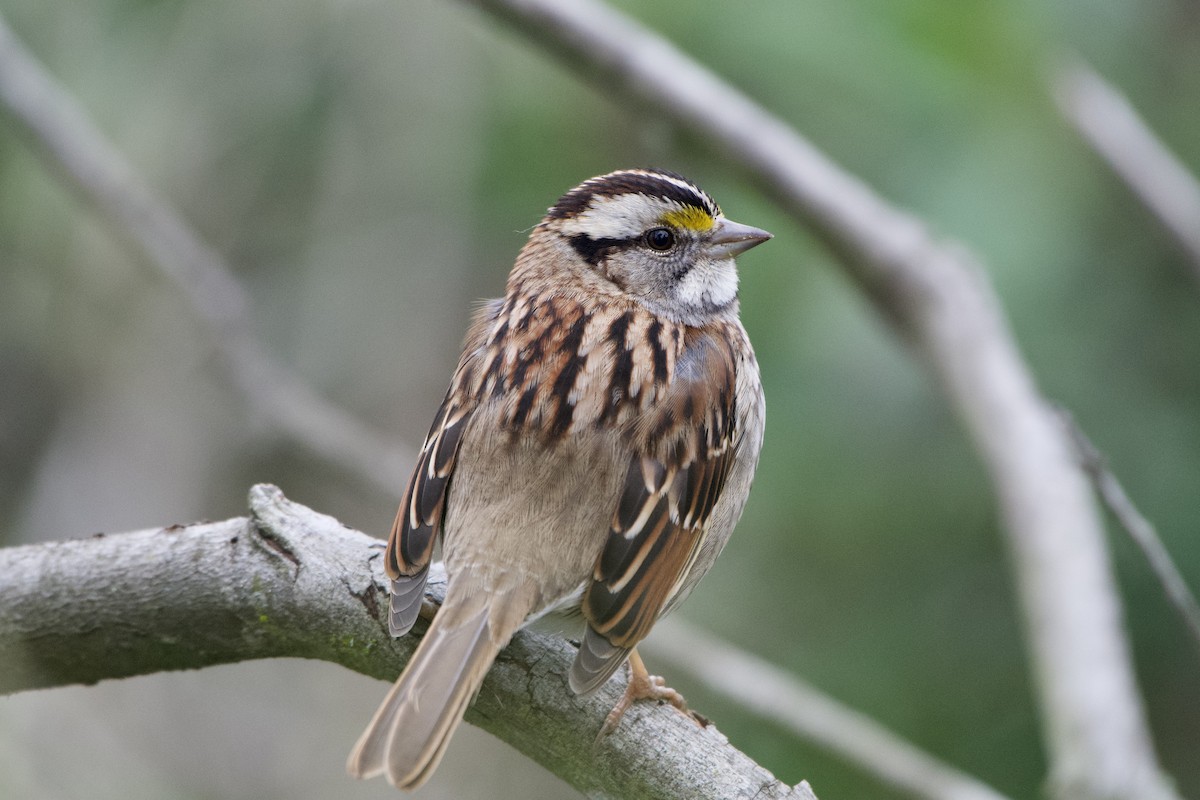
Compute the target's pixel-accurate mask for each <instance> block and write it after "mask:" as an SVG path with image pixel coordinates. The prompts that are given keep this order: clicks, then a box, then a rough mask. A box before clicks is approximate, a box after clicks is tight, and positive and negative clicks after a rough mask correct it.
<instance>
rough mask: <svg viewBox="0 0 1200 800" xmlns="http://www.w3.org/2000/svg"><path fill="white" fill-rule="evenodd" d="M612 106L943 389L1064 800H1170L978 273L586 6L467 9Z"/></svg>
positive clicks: (1034, 395)
mask: <svg viewBox="0 0 1200 800" xmlns="http://www.w3.org/2000/svg"><path fill="white" fill-rule="evenodd" d="M469 4H470V5H474V6H478V7H480V8H482V9H484V10H486V11H488V12H489V13H491V14H494V15H495V16H497V17H500V18H502V19H504V20H506V21H508V22H509V23H511V24H512V25H513V26H514V27H515V28H516V29H518V30H519V31H520V32H521V33H523V34H525V35H526V36H528V37H530V38H532V39H534V40H536V41H537V42H539V43H540V44H542V45H543V46H544V47H546V49H548V50H550V51H552V52H553V53H555V54H556V55H558V56H559V57H560V58H562V60H563V61H564V63H565V64H567V66H569V67H570V68H572V69H574V70H576V71H577V72H579V73H581V74H582V75H584V76H586V77H588V78H589V79H591V80H592V81H593V82H594V83H596V85H597V86H599V87H600V88H602V89H603V90H604V91H607V92H610V93H612V94H614V95H616V96H618V97H619V98H620V99H621V100H622V101H624V102H629V101H631V100H632V101H636V102H638V103H640V104H641V105H642V107H643V108H644V109H646V112H647V113H648V114H653V115H655V116H659V117H662V118H665V119H667V120H669V121H671V122H673V123H674V124H676V125H678V126H679V127H681V128H684V129H686V130H688V131H691V132H693V133H694V134H696V135H698V136H699V137H700V138H701V140H702V141H704V142H706V143H708V144H709V145H710V146H711V147H713V149H715V150H717V151H718V152H720V153H721V155H722V156H723V157H724V158H725V160H726V163H728V164H731V165H733V166H735V167H736V168H738V169H739V170H741V171H742V172H743V173H744V174H746V175H748V176H750V177H752V178H753V179H754V180H756V181H757V182H758V183H759V184H760V185H762V186H763V187H764V188H765V189H766V191H768V192H769V193H770V194H771V195H773V196H774V197H776V198H777V199H778V200H779V202H780V203H781V205H782V207H783V208H784V209H785V210H786V211H788V212H789V213H791V214H792V215H793V216H794V217H795V218H796V219H797V220H798V221H800V222H802V223H804V224H805V225H806V226H807V227H808V228H809V229H810V230H811V231H812V232H813V233H815V234H816V235H817V236H818V237H820V238H821V239H823V240H824V241H825V242H826V244H827V245H828V246H829V247H830V248H831V249H832V250H833V251H834V252H835V253H837V254H838V255H839V257H840V259H841V261H842V264H843V266H844V267H845V269H846V270H847V272H848V273H849V274H850V276H851V277H852V278H853V279H854V280H855V281H856V282H857V283H858V284H859V286H860V288H861V289H862V290H863V291H864V292H865V293H866V294H867V296H868V297H869V298H870V299H871V300H872V301H873V302H874V304H875V306H876V307H877V308H878V309H879V311H880V312H881V313H882V314H883V315H884V316H885V317H886V318H887V319H888V320H889V321H890V322H891V323H892V324H893V325H894V326H895V328H896V329H897V330H898V331H899V332H900V333H901V334H902V336H903V337H904V338H905V339H906V341H907V342H908V343H909V344H910V346H911V347H912V348H913V349H914V350H915V351H916V352H917V353H918V355H920V357H921V358H923V359H924V360H925V361H926V362H927V363H928V364H929V366H930V368H931V369H932V370H933V372H934V374H935V375H936V376H937V377H938V379H939V380H940V382H941V384H942V387H943V389H944V391H945V392H946V396H947V398H948V399H949V401H950V403H951V404H952V406H953V407H954V408H955V410H956V411H957V413H958V415H959V417H960V418H961V419H962V421H963V423H964V424H965V426H966V428H967V430H968V432H969V433H970V435H971V437H972V439H973V440H974V443H975V446H976V448H977V449H978V451H979V452H980V454H981V456H982V458H983V460H984V462H985V464H986V465H987V467H988V469H989V470H990V472H991V475H992V480H993V482H994V484H995V491H996V494H997V497H998V499H999V505H1000V508H1001V512H1002V514H1003V518H1004V522H1005V530H1006V532H1007V534H1008V540H1009V543H1010V545H1011V547H1012V550H1013V553H1014V559H1013V560H1014V564H1015V568H1016V577H1017V584H1018V587H1019V590H1020V595H1021V599H1022V606H1023V609H1024V615H1025V621H1026V626H1027V630H1028V632H1029V636H1030V640H1031V653H1032V656H1033V661H1034V668H1035V675H1036V679H1037V686H1038V689H1039V694H1040V699H1041V707H1042V709H1043V712H1044V725H1045V737H1046V740H1047V743H1048V746H1049V749H1050V756H1051V763H1052V774H1051V776H1050V783H1051V787H1052V788H1051V792H1052V794H1053V795H1055V796H1057V797H1061V798H1067V797H1070V798H1119V797H1140V798H1172V797H1175V796H1176V794H1175V792H1174V790H1173V789H1172V788H1171V786H1170V784H1169V781H1167V780H1166V779H1165V778H1164V776H1163V774H1162V771H1161V769H1160V767H1159V765H1158V762H1157V758H1156V756H1155V753H1154V747H1153V744H1152V742H1151V738H1150V732H1149V729H1148V727H1147V724H1146V720H1145V710H1144V708H1143V705H1142V701H1141V697H1140V695H1139V694H1138V690H1137V686H1136V682H1135V680H1134V673H1133V666H1132V659H1131V656H1130V651H1129V644H1128V641H1127V640H1126V637H1125V633H1124V630H1123V628H1122V621H1121V616H1122V615H1121V607H1120V601H1119V597H1118V594H1117V591H1116V586H1115V583H1114V580H1113V576H1112V570H1111V567H1110V564H1109V559H1108V552H1107V550H1106V546H1105V541H1104V537H1103V531H1102V526H1101V521H1100V517H1099V513H1098V510H1097V508H1096V505H1095V502H1094V499H1093V497H1092V494H1091V492H1090V487H1089V485H1088V482H1087V479H1086V477H1085V476H1084V475H1083V473H1082V471H1081V470H1080V468H1079V466H1078V465H1077V464H1076V463H1075V461H1074V459H1073V456H1072V451H1071V444H1070V442H1069V441H1068V439H1067V436H1066V434H1065V432H1064V431H1063V430H1062V427H1061V426H1060V425H1059V424H1058V421H1057V418H1056V416H1055V414H1054V412H1053V410H1052V409H1050V408H1049V407H1048V405H1047V404H1046V402H1045V401H1044V400H1043V398H1042V397H1041V395H1040V393H1039V392H1038V390H1037V387H1036V385H1035V383H1034V381H1033V378H1032V376H1031V375H1030V373H1029V370H1028V368H1027V367H1026V365H1025V363H1024V361H1023V360H1022V358H1021V355H1020V353H1019V351H1018V348H1017V346H1016V343H1015V341H1014V339H1013V336H1012V334H1011V332H1010V331H1009V329H1008V323H1007V321H1006V319H1005V317H1004V314H1003V311H1002V310H1001V308H1000V304H999V301H998V299H997V298H996V295H995V292H994V291H993V289H992V287H991V285H990V284H989V282H988V280H987V278H986V276H985V274H984V272H983V270H982V269H981V267H980V265H979V263H978V261H977V260H976V259H975V258H974V256H972V255H971V254H970V253H968V252H967V251H966V250H965V249H964V248H963V247H961V246H959V245H957V244H954V243H951V242H942V241H937V240H936V239H935V238H934V237H933V236H931V235H930V233H929V232H928V231H927V230H926V229H925V227H924V226H923V225H922V224H921V223H920V222H919V221H918V220H917V219H915V218H914V217H912V216H910V215H908V214H906V213H904V212H902V211H899V210H897V209H895V208H892V207H891V206H889V205H888V204H887V203H886V202H885V201H884V200H883V199H882V198H880V197H879V196H877V195H876V194H875V193H874V192H873V191H871V189H869V188H868V187H867V186H866V185H864V184H863V183H862V182H860V181H858V180H856V179H855V178H853V177H852V176H850V175H848V174H846V173H845V172H844V171H843V170H841V169H840V168H839V167H837V166H836V165H835V164H833V163H832V162H831V161H829V159H827V158H826V157H825V156H824V155H822V154H821V153H820V152H818V151H817V150H816V148H814V147H813V146H812V145H811V144H810V143H808V142H807V141H806V140H804V139H803V138H802V137H800V136H799V135H798V134H797V133H796V132H795V131H794V130H793V129H792V128H791V127H790V126H788V125H787V124H786V123H784V122H783V121H782V120H780V119H778V118H777V117H775V116H773V115H771V114H770V113H768V112H767V111H766V110H765V109H763V108H762V107H761V106H759V105H758V104H756V103H754V102H753V101H752V100H750V99H749V98H747V97H746V96H745V95H743V94H742V93H740V92H738V91H737V90H736V89H734V88H732V87H731V86H729V85H728V84H727V83H725V82H723V81H722V80H720V79H719V78H718V77H717V76H716V75H714V74H713V73H712V72H710V71H709V70H707V69H705V68H704V67H702V66H701V65H699V64H698V63H696V62H695V61H693V60H692V59H690V58H688V57H687V56H686V55H684V54H683V53H682V52H680V51H679V50H678V49H676V48H675V47H673V46H672V45H671V44H670V43H668V42H666V41H665V40H664V39H662V38H661V37H659V36H657V35H656V34H654V33H652V32H651V31H649V30H647V29H645V28H644V27H642V26H641V25H639V24H638V23H636V22H635V21H633V20H632V19H630V18H628V17H626V16H624V15H622V14H620V13H619V12H617V11H615V10H613V9H612V8H610V7H608V6H606V5H604V4H602V3H600V2H598V0H470V3H469Z"/></svg>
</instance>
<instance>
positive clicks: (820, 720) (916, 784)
mask: <svg viewBox="0 0 1200 800" xmlns="http://www.w3.org/2000/svg"><path fill="white" fill-rule="evenodd" d="M646 647H648V648H649V652H650V653H652V654H655V655H658V656H661V657H663V658H665V659H667V660H669V661H672V662H674V663H675V664H677V665H679V666H681V667H683V669H685V670H686V671H688V672H691V673H692V674H694V675H696V676H697V677H698V678H700V679H701V680H702V681H703V682H704V684H705V685H706V686H707V687H708V688H709V689H711V690H712V691H714V692H717V693H719V694H721V695H724V696H725V697H728V698H730V699H732V700H733V701H735V702H736V703H738V705H739V706H741V707H743V708H745V709H747V710H749V711H751V712H753V713H755V714H758V715H759V716H761V717H763V718H765V719H770V720H773V721H775V722H777V723H779V724H780V725H782V726H783V727H785V728H787V729H788V730H790V731H792V732H793V733H796V734H797V735H799V736H802V737H804V738H806V739H809V740H810V741H813V742H815V743H816V744H817V745H818V746H820V747H822V748H824V749H826V750H829V751H830V752H832V753H835V754H837V755H838V756H840V757H841V758H843V759H845V760H846V761H848V762H849V763H851V764H854V765H855V766H857V767H858V768H859V769H861V770H862V771H863V772H865V773H867V774H868V775H873V776H875V778H877V779H878V780H879V781H880V782H882V783H884V784H886V785H888V786H890V787H892V788H893V789H895V790H897V791H900V792H903V793H905V794H907V795H910V796H912V797H917V798H924V800H1004V795H1002V794H1000V793H999V792H997V791H996V790H994V789H992V788H991V787H990V786H987V785H986V784H983V783H981V782H980V781H978V780H977V779H975V778H973V777H971V776H970V775H967V774H965V773H963V772H961V771H959V770H957V769H955V768H954V767H951V766H949V765H947V764H943V763H942V762H940V761H938V760H937V759H935V758H934V757H933V756H931V755H929V754H928V753H925V752H923V751H921V750H919V749H918V748H916V747H914V746H913V745H912V744H910V743H908V742H906V741H904V740H903V739H901V738H900V737H898V736H896V734H894V733H892V732H891V731H889V730H888V729H886V728H884V727H883V726H882V725H880V724H879V723H878V722H876V721H875V720H873V719H871V718H869V717H867V716H865V715H864V714H861V713H859V712H857V711H855V710H853V709H851V708H847V707H846V706H844V705H842V704H841V703H839V702H838V701H837V700H834V699H833V698H831V697H829V696H828V695H825V694H823V693H821V692H820V691H818V690H817V689H815V688H814V687H812V686H810V685H808V684H807V683H805V682H804V681H801V680H800V679H799V678H797V677H796V676H794V675H789V674H788V673H786V672H784V671H783V670H781V669H779V668H778V667H775V666H772V665H771V664H769V663H767V662H766V661H763V660H762V659H760V658H757V657H755V656H753V655H750V654H748V653H746V652H744V651H742V650H739V649H737V648H736V647H733V646H732V645H730V644H728V643H727V642H724V641H722V640H720V639H718V638H716V637H715V636H712V635H710V634H708V633H705V632H704V631H702V630H700V629H698V628H696V627H694V626H692V625H689V624H688V623H686V622H683V621H682V620H680V619H679V618H678V617H675V618H672V619H669V620H666V621H664V622H662V623H659V624H658V625H657V626H655V628H654V635H653V636H651V637H650V639H649V640H647V643H646Z"/></svg>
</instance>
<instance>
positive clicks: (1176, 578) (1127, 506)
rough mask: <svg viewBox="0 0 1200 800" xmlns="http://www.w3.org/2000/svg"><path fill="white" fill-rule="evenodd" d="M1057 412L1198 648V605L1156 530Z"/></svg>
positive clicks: (1075, 428) (1090, 445)
mask: <svg viewBox="0 0 1200 800" xmlns="http://www.w3.org/2000/svg"><path fill="white" fill-rule="evenodd" d="M1060 413H1061V415H1062V420H1063V425H1064V426H1066V428H1067V430H1068V431H1070V433H1071V436H1072V438H1073V439H1074V441H1075V449H1076V452H1077V453H1078V457H1079V463H1080V464H1082V465H1083V468H1084V469H1085V470H1087V474H1088V476H1089V477H1090V478H1091V479H1092V484H1093V485H1094V486H1095V487H1096V492H1097V494H1099V495H1100V499H1101V500H1103V501H1104V505H1105V507H1107V508H1108V510H1109V512H1110V513H1111V514H1112V515H1113V517H1114V518H1115V519H1116V520H1117V522H1118V523H1119V524H1120V525H1121V527H1122V528H1124V529H1125V532H1126V533H1128V534H1129V538H1130V539H1132V540H1133V543H1134V544H1135V545H1137V547H1138V549H1139V550H1141V551H1142V555H1143V556H1144V557H1145V558H1146V561H1147V563H1149V565H1150V570H1151V572H1153V573H1154V577H1155V578H1156V579H1157V580H1158V583H1159V585H1160V586H1161V587H1162V589H1163V593H1164V594H1165V595H1166V596H1167V600H1168V601H1169V602H1170V603H1171V605H1172V606H1174V607H1175V610H1176V611H1177V612H1179V616H1180V617H1182V618H1183V623H1184V625H1186V626H1187V628H1188V630H1189V631H1190V632H1191V634H1192V638H1193V639H1194V640H1195V642H1194V644H1196V646H1197V647H1200V604H1198V603H1197V602H1196V596H1195V595H1194V594H1192V590H1191V589H1189V588H1188V585H1187V581H1185V580H1184V579H1183V575H1182V574H1181V573H1180V572H1179V568H1178V567H1176V566H1175V562H1174V560H1173V559H1172V558H1171V554H1170V553H1169V552H1167V546H1166V545H1165V544H1163V541H1162V539H1161V538H1160V537H1159V535H1158V531H1156V530H1155V529H1154V526H1153V525H1152V524H1150V520H1148V519H1146V518H1145V517H1144V516H1142V513H1141V512H1140V511H1138V509H1137V506H1135V505H1134V504H1133V501H1132V500H1130V499H1129V495H1127V494H1126V493H1125V487H1123V486H1122V485H1121V482H1120V481H1119V480H1117V476H1116V475H1114V474H1113V472H1112V470H1111V469H1109V467H1108V459H1106V458H1105V457H1104V454H1103V453H1101V452H1100V451H1099V450H1098V449H1097V448H1096V445H1094V444H1093V443H1092V440H1091V439H1089V438H1088V437H1087V434H1086V433H1084V432H1083V429H1082V428H1080V427H1079V425H1078V423H1076V422H1075V418H1074V417H1073V416H1071V414H1070V413H1068V412H1067V411H1065V410H1064V411H1061V412H1060Z"/></svg>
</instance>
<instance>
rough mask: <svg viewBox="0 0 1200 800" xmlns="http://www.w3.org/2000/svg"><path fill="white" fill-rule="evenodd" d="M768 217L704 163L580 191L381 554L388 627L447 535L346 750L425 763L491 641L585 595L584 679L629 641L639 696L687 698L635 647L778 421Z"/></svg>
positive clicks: (415, 772)
mask: <svg viewBox="0 0 1200 800" xmlns="http://www.w3.org/2000/svg"><path fill="white" fill-rule="evenodd" d="M770 236H771V235H770V234H769V233H767V232H765V231H761V230H759V229H757V228H752V227H749V226H747V225H740V224H738V223H736V222H731V221H730V220H727V219H725V217H724V216H723V215H722V214H721V210H720V209H719V208H718V207H717V204H716V203H715V202H714V201H713V199H712V198H711V197H709V196H708V195H707V194H706V193H705V192H703V191H701V190H700V189H699V188H698V187H696V186H695V185H694V184H693V183H691V182H690V181H688V180H686V179H684V178H682V177H680V176H678V175H675V174H672V173H669V172H660V171H655V170H626V171H621V172H613V173H611V174H608V175H602V176H600V177H598V178H592V179H591V180H589V181H585V182H584V183H582V184H580V185H579V186H577V187H576V188H574V189H572V190H571V191H569V192H567V193H566V194H565V195H563V197H562V198H561V199H560V200H559V201H558V202H557V203H556V204H555V205H554V206H553V207H552V208H551V209H550V210H549V212H548V213H547V214H546V217H545V218H544V219H543V220H542V221H541V223H540V224H538V225H537V227H535V228H534V229H533V232H532V234H531V235H530V237H529V241H528V243H527V244H526V245H525V247H524V248H523V249H522V250H521V253H520V255H519V256H518V257H517V261H516V264H515V265H514V266H513V269H512V273H511V274H510V275H509V279H508V287H507V291H506V293H505V296H504V298H503V299H501V300H494V301H492V302H490V303H488V304H487V305H486V306H484V307H483V308H482V309H481V310H480V311H479V313H478V314H477V315H476V317H475V320H474V323H473V324H472V326H471V329H470V332H469V333H468V334H467V338H466V343H465V345H464V347H463V354H462V357H461V359H460V360H459V363H458V368H457V369H456V370H455V372H454V376H453V378H452V379H451V382H450V389H449V391H447V392H446V398H445V400H444V401H443V402H442V406H441V408H440V409H438V413H437V416H436V417H435V418H434V421H433V426H432V427H431V428H430V431H429V435H428V438H426V440H425V445H424V447H422V448H421V453H420V456H419V458H418V460H417V466H416V468H415V469H414V470H413V475H412V478H411V480H410V481H409V484H408V490H407V491H406V493H405V496H404V501H403V503H402V504H401V506H400V510H399V512H398V513H397V515H396V521H395V524H394V525H393V527H392V532H391V538H390V539H389V541H388V546H387V551H386V557H385V558H386V561H385V568H386V571H387V574H388V576H389V577H390V578H391V579H392V592H391V610H390V616H389V624H390V628H391V631H392V633H393V634H394V635H396V636H399V635H402V634H404V633H406V632H407V631H408V630H409V629H410V628H411V627H412V626H413V623H414V622H415V621H416V618H417V613H418V611H419V610H420V607H421V599H422V596H423V593H424V592H423V590H424V586H425V577H426V573H427V570H428V567H429V563H430V559H431V557H432V554H433V546H434V539H435V536H436V535H437V534H438V533H439V532H440V533H441V535H442V541H443V554H444V557H445V563H446V571H447V574H448V576H449V584H448V587H447V590H446V599H445V603H444V604H443V605H442V607H441V609H440V610H439V611H438V612H437V615H436V616H435V618H434V620H433V622H432V624H431V625H430V627H429V632H428V633H426V634H425V638H424V639H423V640H422V641H421V644H420V645H419V646H418V648H417V650H416V652H415V653H414V654H413V657H412V660H411V661H410V662H409V664H408V667H407V668H406V669H405V670H404V673H403V674H402V675H401V676H400V678H399V680H397V682H396V684H395V686H393V687H392V690H391V691H390V692H389V693H388V695H387V698H386V699H385V700H384V701H383V704H382V705H381V706H380V707H379V710H378V711H377V712H376V713H375V717H374V718H373V719H372V720H371V723H370V725H369V726H368V727H367V730H366V732H365V733H363V735H362V737H361V738H360V739H359V741H358V744H357V745H356V746H355V748H354V751H353V752H352V753H351V754H350V758H349V761H348V763H347V769H348V770H349V771H350V774H352V775H354V776H357V777H362V778H366V777H371V776H374V775H378V774H380V773H386V774H387V776H388V780H389V781H390V782H391V783H392V784H394V785H395V786H398V787H400V788H403V789H414V788H416V787H418V786H420V785H421V784H422V783H424V782H425V780H426V779H428V778H429V776H430V774H431V773H432V772H433V770H434V768H435V767H436V766H437V764H438V762H439V761H440V760H441V757H442V753H443V752H444V751H445V748H446V745H447V743H448V742H449V740H450V736H451V734H452V733H453V732H454V729H455V728H456V727H457V726H458V724H459V722H460V721H461V720H462V716H463V713H464V712H465V710H466V707H467V704H468V703H469V702H470V701H471V698H473V697H474V695H475V693H476V692H477V691H478V690H479V686H480V684H481V683H482V681H483V677H484V675H485V674H486V672H487V670H488V668H489V667H490V666H491V664H492V661H493V660H494V659H495V657H496V654H497V653H499V652H500V650H501V649H502V648H503V647H504V646H505V645H506V644H507V643H508V641H509V639H510V638H512V635H513V634H514V633H515V632H516V631H517V630H518V629H519V628H520V627H521V626H523V625H525V624H526V623H528V622H530V621H532V620H534V619H536V618H537V617H539V616H541V615H543V614H545V613H547V612H551V611H560V610H569V609H581V610H582V613H583V617H584V619H585V620H586V623H587V624H586V629H585V630H584V632H583V638H582V644H581V646H580V649H579V653H578V655H577V656H576V658H575V663H574V665H573V666H572V668H571V673H570V677H569V682H570V686H571V689H572V690H573V691H574V692H575V693H576V694H583V693H587V692H591V691H593V690H594V689H596V688H597V687H599V686H600V685H601V684H603V683H604V682H605V681H606V680H608V678H609V677H610V676H611V675H612V673H613V672H614V671H616V670H617V669H618V668H619V667H620V666H621V665H622V664H623V663H625V661H626V659H629V660H630V663H631V669H632V674H631V677H630V683H629V688H628V690H627V692H626V697H625V699H624V700H623V701H622V703H621V704H619V705H618V707H617V708H616V709H614V711H613V713H612V714H610V715H609V720H608V721H607V723H606V726H607V727H611V726H613V725H615V724H616V722H617V720H619V718H620V714H621V713H623V711H624V709H625V708H626V707H627V706H628V704H629V702H631V701H632V700H633V699H637V698H639V697H659V698H664V699H668V700H671V701H673V702H676V703H677V704H679V700H680V698H679V697H678V695H676V694H675V693H674V692H671V690H669V689H666V688H665V687H663V686H662V685H661V681H657V680H654V679H650V678H649V676H647V675H646V671H645V667H644V666H642V664H641V660H640V659H638V658H637V654H636V652H634V649H633V648H634V646H635V645H637V643H638V642H639V641H641V640H642V639H643V638H644V637H645V636H646V634H648V633H649V632H650V628H651V627H652V626H653V625H654V622H655V621H656V620H657V619H658V618H659V617H661V616H663V615H664V614H666V613H667V612H668V611H670V610H671V609H672V608H673V607H674V606H675V605H676V604H677V603H679V601H681V600H682V599H683V598H684V597H686V596H687V594H688V593H689V592H690V591H691V589H692V587H694V586H695V584H696V582H697V581H699V580H700V578H701V577H703V575H704V573H705V572H707V571H708V569H709V567H711V566H712V564H713V561H714V560H715V559H716V557H717V554H718V553H720V551H721V548H722V547H724V546H725V542H726V541H727V540H728V539H729V535H730V533H731V532H732V531H733V527H734V524H735V523H736V522H737V520H738V517H739V516H740V515H741V513H742V507H743V506H744V505H745V502H746V496H747V494H748V493H749V491H750V483H751V479H752V478H753V475H754V468H755V466H756V465H757V463H758V453H759V449H760V447H761V445H762V437H763V413H764V406H763V394H762V386H761V384H760V383H759V377H758V365H757V363H756V362H755V359H754V351H753V350H752V349H751V347H750V340H749V339H748V338H747V336H746V331H745V330H744V329H743V328H742V325H741V323H740V322H739V320H738V301H737V287H738V278H737V270H736V267H735V266H734V262H733V257H734V256H735V255H737V254H738V253H741V252H743V251H745V250H748V249H749V248H751V247H753V246H755V245H756V244H759V243H761V242H763V241H766V240H767V239H769V238H770Z"/></svg>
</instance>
